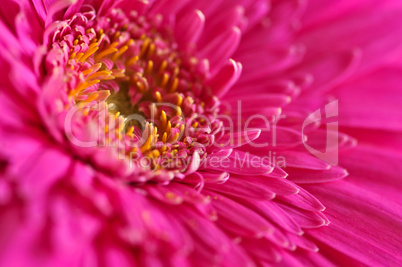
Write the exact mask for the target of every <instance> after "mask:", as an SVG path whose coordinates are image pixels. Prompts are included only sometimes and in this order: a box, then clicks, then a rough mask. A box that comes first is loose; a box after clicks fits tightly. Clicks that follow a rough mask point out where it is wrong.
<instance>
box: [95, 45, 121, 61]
mask: <svg viewBox="0 0 402 267" xmlns="http://www.w3.org/2000/svg"><path fill="white" fill-rule="evenodd" d="M118 44H119V43H117V42H114V43H112V44H111V45H110V46H109V47H108V48H107V49H105V50H103V51H102V52H100V53H99V54H98V55H96V57H95V60H96V61H99V60H100V59H102V58H104V57H105V56H107V55H110V54H113V53H115V52H117V51H118V50H117V49H116V48H115V47H116V46H117V45H118Z"/></svg>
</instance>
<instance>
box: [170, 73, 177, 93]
mask: <svg viewBox="0 0 402 267" xmlns="http://www.w3.org/2000/svg"><path fill="white" fill-rule="evenodd" d="M177 86H179V79H178V78H177V77H176V78H174V80H173V83H172V87H170V92H171V93H173V92H175V91H176V89H177Z"/></svg>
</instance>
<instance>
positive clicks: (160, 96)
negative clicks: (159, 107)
mask: <svg viewBox="0 0 402 267" xmlns="http://www.w3.org/2000/svg"><path fill="white" fill-rule="evenodd" d="M155 97H156V101H157V102H158V103H160V102H162V95H161V93H159V92H158V91H156V92H155Z"/></svg>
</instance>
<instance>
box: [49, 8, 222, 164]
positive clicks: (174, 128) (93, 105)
mask: <svg viewBox="0 0 402 267" xmlns="http://www.w3.org/2000/svg"><path fill="white" fill-rule="evenodd" d="M162 21H163V20H162V18H161V17H160V16H154V17H153V18H152V19H149V18H146V17H143V16H139V15H137V14H136V13H132V14H131V15H130V16H127V15H126V14H125V13H124V12H122V11H121V10H113V11H111V12H109V15H108V16H107V17H96V16H95V15H94V14H93V12H87V13H85V12H84V13H81V14H77V15H75V16H74V17H73V18H71V19H69V20H65V21H63V22H58V24H57V27H56V30H55V31H54V33H53V34H52V35H51V37H50V38H51V47H49V50H51V51H62V52H63V56H64V57H65V58H64V60H61V61H62V62H61V63H59V64H60V65H62V66H63V67H64V69H65V75H64V77H65V81H66V83H65V84H66V86H65V92H63V93H64V97H62V99H63V105H64V107H65V108H66V109H68V108H70V107H73V106H75V107H80V110H82V113H83V114H84V116H89V117H91V116H92V117H96V116H98V117H99V114H100V110H103V111H105V110H107V114H108V116H106V117H105V120H106V121H105V122H103V123H100V124H99V127H102V128H103V131H104V132H105V134H107V138H106V139H105V140H104V141H101V140H99V144H102V142H105V143H106V144H116V143H119V144H125V145H124V148H123V151H124V152H123V153H124V154H125V156H126V158H128V159H132V155H134V154H135V158H137V159H138V158H143V157H147V158H149V159H152V164H151V166H150V168H152V169H156V170H158V169H171V170H177V169H180V167H181V163H180V162H181V160H182V159H187V160H188V158H189V157H190V158H191V157H193V156H194V155H195V153H196V154H197V157H198V156H199V155H201V156H202V155H204V154H205V153H206V149H207V147H208V146H210V145H211V143H212V141H213V140H214V133H216V132H217V131H219V129H220V128H221V127H222V123H221V122H220V121H219V120H216V119H215V118H216V115H217V113H218V107H219V101H218V100H217V99H216V97H214V96H212V94H211V93H210V92H209V90H208V88H207V87H206V86H205V85H204V84H205V78H206V75H207V72H208V61H206V60H199V59H198V58H196V57H194V56H192V55H190V54H189V52H186V51H179V50H178V49H177V45H176V43H175V41H174V38H173V37H172V34H171V30H170V29H169V28H167V27H165V26H164V25H163V23H162ZM52 64H53V65H54V63H52ZM48 71H50V69H49V68H48ZM127 141H129V142H127ZM128 143H129V144H130V145H129V146H127V144H128Z"/></svg>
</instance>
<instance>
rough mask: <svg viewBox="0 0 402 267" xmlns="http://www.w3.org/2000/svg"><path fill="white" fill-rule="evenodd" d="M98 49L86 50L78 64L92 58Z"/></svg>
mask: <svg viewBox="0 0 402 267" xmlns="http://www.w3.org/2000/svg"><path fill="white" fill-rule="evenodd" d="M98 49H99V47H98V46H97V47H94V48H91V49H88V51H87V52H85V54H84V55H83V56H82V57H81V59H80V62H84V61H85V60H87V59H88V58H89V57H90V56H92V55H93V54H94V53H95V52H96V51H98Z"/></svg>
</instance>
